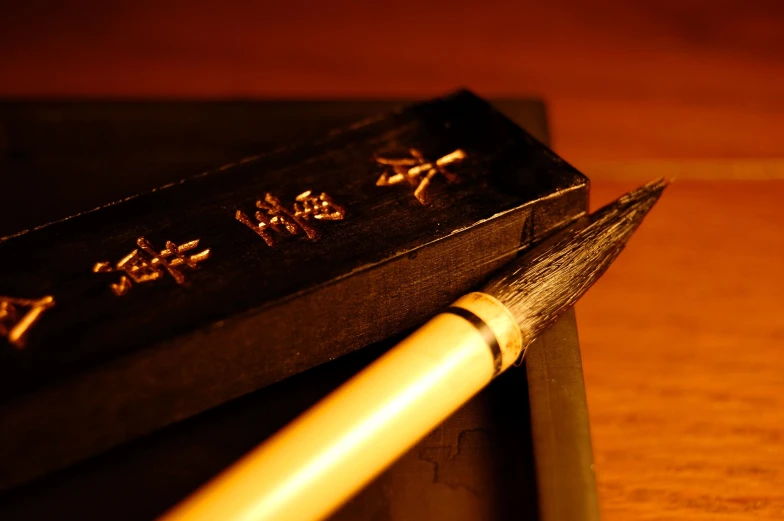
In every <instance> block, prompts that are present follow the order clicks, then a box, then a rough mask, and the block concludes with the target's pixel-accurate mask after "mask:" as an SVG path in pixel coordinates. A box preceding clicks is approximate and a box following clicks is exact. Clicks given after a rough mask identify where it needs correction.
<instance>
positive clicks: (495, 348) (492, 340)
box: [443, 306, 503, 376]
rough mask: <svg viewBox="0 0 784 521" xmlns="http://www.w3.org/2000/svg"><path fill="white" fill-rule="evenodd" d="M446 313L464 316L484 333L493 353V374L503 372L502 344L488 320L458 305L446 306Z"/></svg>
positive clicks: (481, 333) (480, 332)
mask: <svg viewBox="0 0 784 521" xmlns="http://www.w3.org/2000/svg"><path fill="white" fill-rule="evenodd" d="M443 312H444V313H451V314H452V315H457V316H458V317H461V318H464V319H466V320H467V321H469V322H470V323H471V325H472V326H474V327H475V328H476V329H477V331H479V334H480V335H482V338H483V339H484V341H485V344H487V347H489V348H490V352H491V353H493V376H495V375H497V374H498V373H500V372H501V365H502V362H503V354H502V353H501V345H500V344H499V343H498V339H497V338H496V337H495V333H493V330H492V329H490V326H488V325H487V322H485V321H484V320H482V319H481V318H479V317H478V316H477V315H476V314H474V313H472V312H471V311H468V310H467V309H463V308H459V307H457V306H450V307H448V308H446V309H445V310H444V311H443Z"/></svg>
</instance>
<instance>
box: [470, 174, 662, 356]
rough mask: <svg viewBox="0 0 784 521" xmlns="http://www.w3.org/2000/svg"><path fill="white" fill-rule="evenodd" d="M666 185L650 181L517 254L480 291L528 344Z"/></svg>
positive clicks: (597, 273)
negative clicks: (509, 316)
mask: <svg viewBox="0 0 784 521" xmlns="http://www.w3.org/2000/svg"><path fill="white" fill-rule="evenodd" d="M666 186H667V183H666V181H664V180H663V179H660V180H657V181H653V182H651V183H648V184H647V185H645V186H643V187H640V188H638V189H636V190H634V191H632V192H629V193H628V194H626V195H624V196H622V197H621V198H620V199H618V200H616V201H615V202H614V203H611V204H609V205H607V206H605V207H603V208H601V209H600V210H598V211H597V212H594V213H593V214H591V215H590V216H589V217H588V218H587V224H586V225H585V227H582V228H579V229H572V230H567V231H566V232H563V233H562V234H561V235H559V236H558V237H556V238H555V239H554V240H553V241H551V242H548V243H547V244H545V245H543V246H542V247H540V248H536V249H534V250H533V251H531V252H529V253H527V254H525V255H523V256H522V257H520V258H519V259H517V260H516V261H514V263H513V265H512V267H510V268H508V269H506V270H504V272H503V273H502V274H500V275H499V276H497V277H496V278H494V279H493V280H491V281H490V282H489V283H488V284H487V286H485V288H484V289H483V290H482V291H483V292H485V293H488V294H490V295H493V296H494V297H495V298H497V299H498V300H500V301H501V302H502V303H503V304H504V305H505V306H506V307H507V308H509V310H510V311H511V312H512V314H513V315H514V316H515V318H516V319H517V322H518V324H519V326H520V329H521V331H522V332H523V334H524V335H525V337H526V339H527V340H528V341H529V342H530V341H531V340H533V339H534V338H536V337H537V336H538V335H539V334H540V333H542V332H543V331H544V330H545V329H547V328H548V327H550V326H551V325H552V324H553V323H554V322H555V321H556V320H557V319H558V317H560V316H561V315H562V314H563V313H564V312H565V311H566V310H568V309H569V308H570V307H572V306H573V305H574V304H575V303H576V302H577V300H578V299H579V298H580V297H581V296H582V295H583V294H584V293H585V292H586V291H587V290H588V288H590V287H591V286H592V285H593V283H594V282H596V280H598V279H599V277H601V275H602V274H603V273H604V272H605V271H606V270H607V268H608V267H609V266H610V264H612V262H613V261H614V260H615V259H616V257H618V255H619V254H620V253H621V251H622V250H623V248H624V246H625V245H626V243H627V242H628V240H629V238H630V237H631V236H632V234H633V233H634V231H635V230H636V229H637V227H638V226H639V225H640V223H641V222H642V220H643V218H644V217H645V215H646V214H647V213H648V211H649V210H650V209H651V208H652V207H653V205H654V204H655V203H656V201H657V200H658V199H659V196H660V195H661V193H662V191H663V190H664V188H665V187H666Z"/></svg>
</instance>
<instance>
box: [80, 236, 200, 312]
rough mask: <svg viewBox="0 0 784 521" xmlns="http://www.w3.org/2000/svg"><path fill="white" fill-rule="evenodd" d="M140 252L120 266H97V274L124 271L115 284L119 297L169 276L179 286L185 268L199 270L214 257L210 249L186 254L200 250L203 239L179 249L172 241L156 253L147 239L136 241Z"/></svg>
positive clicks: (181, 246)
mask: <svg viewBox="0 0 784 521" xmlns="http://www.w3.org/2000/svg"><path fill="white" fill-rule="evenodd" d="M136 245H137V246H138V247H139V248H138V249H135V250H133V251H132V252H131V253H129V254H128V255H126V256H125V257H123V258H122V259H121V260H120V261H119V262H118V263H117V264H115V265H114V266H112V263H111V262H99V263H97V264H96V265H95V266H93V272H94V273H110V272H114V271H120V272H123V273H124V275H122V276H121V277H120V280H119V282H117V283H116V284H112V285H111V288H112V291H113V292H114V294H115V295H117V296H118V297H119V296H122V295H125V294H127V293H128V292H129V291H130V290H131V287H132V286H133V283H134V282H135V283H137V284H140V283H142V282H149V281H151V280H158V279H160V278H161V277H163V276H164V275H165V274H166V273H168V274H169V275H171V276H172V278H173V279H174V280H175V281H176V282H177V284H185V283H186V280H185V275H184V274H183V268H187V269H190V270H195V269H196V267H197V264H198V263H200V262H202V261H204V260H207V259H208V258H209V257H210V250H209V249H206V250H204V251H202V252H200V253H196V254H193V255H185V252H187V251H190V250H192V249H194V248H196V247H197V246H198V245H199V239H196V240H195V241H190V242H186V243H185V244H182V245H180V246H177V245H176V244H174V243H173V242H172V241H166V248H164V249H163V250H161V251H160V252H156V251H155V250H154V249H153V247H152V244H150V242H149V241H148V240H147V239H145V238H144V237H139V238H138V239H137V240H136Z"/></svg>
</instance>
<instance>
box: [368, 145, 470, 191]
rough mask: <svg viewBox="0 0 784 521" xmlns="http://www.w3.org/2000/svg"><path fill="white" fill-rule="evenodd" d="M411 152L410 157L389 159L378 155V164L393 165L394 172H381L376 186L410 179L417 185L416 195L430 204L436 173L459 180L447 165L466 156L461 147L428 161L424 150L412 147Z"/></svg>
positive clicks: (450, 180)
mask: <svg viewBox="0 0 784 521" xmlns="http://www.w3.org/2000/svg"><path fill="white" fill-rule="evenodd" d="M409 153H410V154H411V157H410V158H401V159H389V158H384V157H377V158H376V162H377V163H378V164H380V165H388V166H391V167H392V170H393V172H394V173H393V174H391V175H390V173H389V172H384V173H383V174H381V176H380V177H379V178H378V180H377V181H376V186H389V185H396V184H398V183H402V182H403V181H408V183H409V184H410V185H411V186H415V187H416V189H415V190H414V197H416V198H417V201H419V202H420V203H422V204H430V190H429V187H430V180H431V179H433V177H435V176H436V174H441V175H443V176H444V177H446V179H447V181H449V182H452V181H455V180H457V176H456V175H455V174H453V173H451V172H450V171H449V170H447V169H446V166H447V165H450V164H453V163H458V162H460V161H462V160H463V159H465V157H466V153H465V152H463V151H462V150H461V149H457V150H455V151H454V152H452V153H451V154H447V155H445V156H444V157H441V158H439V159H436V160H435V161H427V160H426V159H425V158H424V156H423V155H422V152H420V151H419V150H417V149H416V148H412V149H410V150H409Z"/></svg>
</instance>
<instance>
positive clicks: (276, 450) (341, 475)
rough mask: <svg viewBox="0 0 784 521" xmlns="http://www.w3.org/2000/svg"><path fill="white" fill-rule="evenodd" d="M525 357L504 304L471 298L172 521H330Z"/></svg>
mask: <svg viewBox="0 0 784 521" xmlns="http://www.w3.org/2000/svg"><path fill="white" fill-rule="evenodd" d="M522 347H523V339H522V335H521V334H520V330H519V328H518V327H517V324H516V322H515V320H514V318H513V317H512V315H511V313H510V312H509V311H508V310H507V309H506V308H505V307H504V306H503V305H502V304H501V303H500V302H498V301H497V300H495V299H494V298H493V297H491V296H489V295H486V294H484V293H471V294H469V295H466V296H465V297H463V298H461V299H460V300H458V301H457V302H455V304H454V305H453V306H452V307H450V308H449V309H448V310H446V311H445V312H443V313H441V314H439V315H437V316H436V317H435V318H433V319H432V320H430V321H429V322H428V323H427V324H425V325H424V326H422V327H421V328H420V329H419V330H417V331H416V332H415V333H414V334H412V335H411V336H409V337H408V338H406V339H405V340H404V341H403V342H401V343H400V344H398V345H397V346H395V347H394V348H393V349H392V350H390V351H389V352H388V353H386V354H385V355H384V356H382V357H381V358H379V359H378V360H377V361H376V362H374V363H373V364H371V365H370V366H369V367H367V368H366V369H364V370H363V371H362V372H360V373H359V374H358V375H356V376H355V377H354V378H352V379H351V380H349V381H348V382H347V383H346V384H344V385H343V386H341V387H340V388H338V389H337V390H335V391H334V392H333V393H332V394H330V395H329V396H327V397H326V398H325V399H323V400H322V401H321V402H319V403H318V404H316V405H315V406H314V407H313V408H311V409H310V410H308V411H307V412H305V413H304V414H303V415H302V416H300V417H299V418H297V419H296V420H294V421H293V422H292V423H291V424H289V425H288V426H287V427H285V428H284V429H283V430H281V431H280V432H278V433H277V434H276V435H274V436H273V437H272V438H270V439H269V440H268V441H267V442H266V443H264V444H262V445H261V446H259V447H257V448H256V449H254V450H253V451H252V452H250V453H249V454H247V455H246V456H245V457H244V458H243V459H241V460H240V461H239V462H238V463H236V464H235V465H234V466H232V467H230V468H229V469H228V470H227V471H225V472H224V473H223V474H222V475H220V476H218V477H217V478H216V479H215V480H214V481H212V482H211V483H209V484H207V485H206V486H205V487H204V488H202V489H201V490H199V491H197V492H196V493H195V494H194V495H193V496H192V497H190V498H189V499H187V500H186V501H185V502H183V503H182V504H180V505H179V506H177V507H176V508H175V509H174V510H172V511H171V512H169V513H168V514H167V515H165V516H164V518H163V519H164V520H165V521H215V520H216V519H221V520H224V521H251V520H252V521H262V520H264V521H266V520H269V521H273V520H274V521H283V520H285V521H306V520H307V521H313V520H317V519H322V518H324V517H326V516H327V515H329V514H330V513H331V512H333V511H334V510H335V509H337V508H338V507H339V506H340V505H342V504H343V503H344V502H345V501H347V500H348V499H350V498H351V497H352V496H353V495H354V494H355V493H356V492H358V491H359V490H360V489H361V488H362V487H363V486H365V485H366V484H367V483H369V482H370V481H371V480H372V479H373V478H374V477H375V476H377V475H378V474H379V473H381V471H383V470H384V469H385V468H386V467H387V466H388V465H389V464H391V463H392V462H393V461H394V460H395V459H397V458H398V457H399V456H401V455H402V454H403V453H404V452H405V451H406V450H407V449H408V448H410V447H411V446H412V445H414V444H415V443H416V442H417V441H418V440H420V439H421V438H422V437H424V436H425V435H426V434H427V433H428V432H430V431H431V430H432V429H433V428H435V427H436V426H437V425H438V424H440V423H441V422H442V421H443V420H444V419H446V418H447V417H448V416H449V415H450V414H452V413H453V412H454V411H455V410H457V409H458V408H459V407H460V406H461V405H462V404H463V403H465V402H466V401H468V400H469V399H470V398H471V397H472V396H473V395H475V394H476V393H477V392H478V391H479V390H481V389H482V388H483V387H484V386H485V385H487V384H488V383H489V382H490V381H491V380H492V379H493V377H494V376H495V375H496V374H497V373H499V372H501V371H503V370H504V369H506V368H507V367H508V366H509V365H511V364H512V363H514V361H515V360H516V359H517V358H518V357H519V355H520V353H521V352H522Z"/></svg>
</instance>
